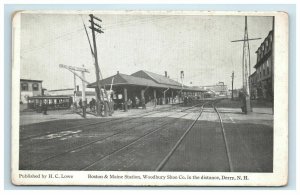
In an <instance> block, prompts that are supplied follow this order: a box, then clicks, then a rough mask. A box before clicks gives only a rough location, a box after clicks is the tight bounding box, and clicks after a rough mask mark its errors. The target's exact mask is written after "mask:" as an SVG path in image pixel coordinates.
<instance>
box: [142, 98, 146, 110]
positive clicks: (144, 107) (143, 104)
mask: <svg viewBox="0 0 300 195" xmlns="http://www.w3.org/2000/svg"><path fill="white" fill-rule="evenodd" d="M141 103H142V108H143V109H146V100H145V98H144V97H142V99H141Z"/></svg>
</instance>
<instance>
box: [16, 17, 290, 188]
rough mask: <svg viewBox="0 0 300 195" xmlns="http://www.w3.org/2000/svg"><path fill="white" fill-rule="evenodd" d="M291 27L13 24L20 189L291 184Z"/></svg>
mask: <svg viewBox="0 0 300 195" xmlns="http://www.w3.org/2000/svg"><path fill="white" fill-rule="evenodd" d="M287 18H288V17H287V15H286V14H285V13H280V12H245V13H243V12H199V11H186V12H182V11H68V12H67V11H60V12H58V11H56V12H53V11H21V12H17V13H15V16H14V20H13V36H12V37H13V81H12V88H13V91H12V93H13V99H14V100H15V101H13V102H14V103H13V105H12V106H13V116H12V119H13V121H12V123H13V124H12V144H13V145H12V152H13V154H12V157H13V159H12V180H13V183H14V184H16V185H42V184H45V185H150V186H151V185H154V186H155V185H163V186H164V185H165V186H170V185H183V186H185V185H186V186H190V185H192V186H199V185H225V186H226V185H245V186H246V185H256V186H259V185H271V186H272V185H274V186H275V185H286V183H287V145H288V141H287V138H286V136H287V134H288V129H287V104H288V102H287V99H285V98H286V97H287V86H288V75H287V74H286V73H287V66H288V63H287V60H286V59H287V55H288V51H287V47H288V41H287V40H288V34H287V32H288V31H287V30H288V19H287ZM284 99H285V100H286V101H285V102H283V101H282V100H284ZM282 116H283V117H282Z"/></svg>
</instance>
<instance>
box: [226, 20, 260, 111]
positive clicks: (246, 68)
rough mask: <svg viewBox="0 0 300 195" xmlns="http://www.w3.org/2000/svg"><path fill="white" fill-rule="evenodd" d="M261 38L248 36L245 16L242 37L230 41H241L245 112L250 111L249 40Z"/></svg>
mask: <svg viewBox="0 0 300 195" xmlns="http://www.w3.org/2000/svg"><path fill="white" fill-rule="evenodd" d="M259 39H261V38H251V39H249V38H248V25H247V16H245V30H244V39H242V40H234V41H231V42H243V62H242V74H243V75H242V76H243V92H244V95H245V105H244V107H245V111H244V112H245V113H247V112H251V110H252V109H251V105H250V83H249V76H250V74H251V68H250V46H249V41H254V40H259Z"/></svg>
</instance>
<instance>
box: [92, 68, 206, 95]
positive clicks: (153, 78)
mask: <svg viewBox="0 0 300 195" xmlns="http://www.w3.org/2000/svg"><path fill="white" fill-rule="evenodd" d="M113 78H114V80H113V83H112V79H113ZM99 82H100V84H101V86H110V85H111V84H113V85H114V86H116V85H119V86H122V85H123V86H126V85H131V86H145V87H154V88H166V89H167V88H170V89H177V90H181V89H182V87H181V84H180V83H178V82H176V81H174V80H172V79H169V78H167V77H164V76H162V75H158V74H155V73H152V72H148V71H143V70H141V71H138V72H136V73H133V74H132V75H126V74H121V73H118V74H116V75H113V76H111V77H108V78H106V79H103V80H100V81H99ZM87 87H89V88H95V87H96V82H94V83H91V84H89V85H88V86H87ZM183 91H194V92H196V91H198V92H199V91H206V90H203V89H200V88H190V87H187V86H183Z"/></svg>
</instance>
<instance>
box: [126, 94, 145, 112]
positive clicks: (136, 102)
mask: <svg viewBox="0 0 300 195" xmlns="http://www.w3.org/2000/svg"><path fill="white" fill-rule="evenodd" d="M132 99H133V101H132V100H131V98H129V99H128V101H127V106H128V109H131V108H138V107H139V106H140V105H141V106H142V108H143V109H146V101H145V98H141V100H140V99H139V98H138V97H137V96H135V97H134V98H132Z"/></svg>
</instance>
